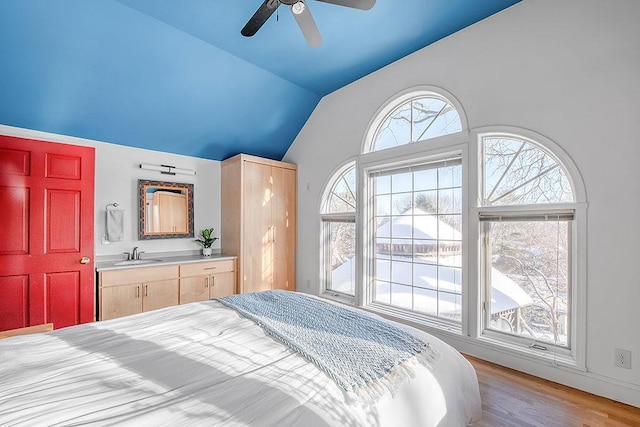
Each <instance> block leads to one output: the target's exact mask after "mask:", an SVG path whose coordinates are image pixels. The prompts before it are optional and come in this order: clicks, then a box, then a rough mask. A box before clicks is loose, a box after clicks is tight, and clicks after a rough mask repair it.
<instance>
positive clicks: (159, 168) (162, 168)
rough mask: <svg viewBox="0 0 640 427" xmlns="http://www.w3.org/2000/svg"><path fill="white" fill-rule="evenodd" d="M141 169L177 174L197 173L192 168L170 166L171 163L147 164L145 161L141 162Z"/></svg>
mask: <svg viewBox="0 0 640 427" xmlns="http://www.w3.org/2000/svg"><path fill="white" fill-rule="evenodd" d="M140 169H147V170H152V171H159V172H160V173H161V174H164V175H175V174H181V175H195V174H196V171H194V170H191V169H180V168H177V167H175V166H170V165H148V164H145V163H140Z"/></svg>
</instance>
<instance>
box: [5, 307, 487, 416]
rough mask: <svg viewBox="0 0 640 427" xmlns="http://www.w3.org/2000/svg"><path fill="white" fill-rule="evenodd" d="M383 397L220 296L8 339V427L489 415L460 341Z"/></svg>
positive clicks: (436, 343) (438, 345) (440, 346)
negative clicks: (362, 391)
mask: <svg viewBox="0 0 640 427" xmlns="http://www.w3.org/2000/svg"><path fill="white" fill-rule="evenodd" d="M398 326H399V327H401V328H404V329H406V330H409V331H411V333H413V334H415V335H416V336H418V337H420V338H421V339H423V340H425V341H426V342H428V343H429V344H430V345H431V346H433V347H434V348H435V349H436V350H437V351H438V352H439V354H440V356H441V357H440V358H439V359H438V360H437V361H436V362H434V363H432V364H431V366H429V367H427V366H423V365H419V366H418V367H417V368H416V369H415V371H414V374H413V378H411V377H407V378H406V380H404V381H402V383H401V384H400V387H399V389H398V390H397V391H396V392H395V393H393V394H392V393H391V392H389V393H386V394H385V395H383V396H382V397H381V398H379V399H378V400H377V401H376V402H374V403H371V404H366V405H365V404H362V403H354V402H349V401H348V399H346V397H345V394H344V393H343V390H342V389H341V388H339V387H338V386H337V385H336V383H334V382H333V381H332V380H331V379H330V378H329V377H328V376H327V375H326V374H325V373H324V372H323V371H322V370H320V369H319V368H318V367H317V366H316V365H314V364H313V363H311V362H309V361H307V359H305V358H304V357H302V356H301V355H299V354H297V353H296V352H295V351H293V350H291V349H290V348H289V347H287V346H286V345H284V344H282V343H281V342H278V341H276V340H274V339H273V338H272V337H270V336H268V335H267V334H266V333H265V332H264V331H263V330H262V328H261V327H260V326H258V325H257V324H256V323H254V322H253V321H252V320H249V319H247V318H245V317H243V316H241V315H240V314H238V313H237V312H236V311H234V310H233V309H231V308H228V307H226V306H224V305H222V304H221V303H219V302H218V301H215V300H212V301H206V302H199V303H191V304H185V305H180V306H175V307H168V308H165V309H161V310H155V311H150V312H146V313H141V314H138V315H133V316H128V317H124V318H119V319H113V320H108V321H102V322H96V323H90V324H84V325H78V326H73V327H69V328H65V329H60V330H57V331H53V332H50V333H44V334H36V335H26V336H19V337H12V338H7V339H5V340H0V385H1V387H0V425H3V426H14V425H24V426H39V425H43V426H44V425H46V426H57V425H60V426H62V425H64V426H69V425H100V426H105V425H135V426H143V425H153V426H161V425H172V426H176V425H189V426H198V425H206V426H212V425H225V426H305V427H311V426H393V427H403V426H421V427H425V426H439V427H444V426H464V425H466V424H468V423H471V422H473V421H476V420H478V419H479V418H480V416H481V406H480V396H479V392H478V383H477V378H476V374H475V371H474V370H473V368H472V366H471V365H470V364H469V362H467V360H466V359H464V358H463V357H462V356H461V355H460V353H458V352H457V351H456V350H455V349H453V348H452V347H450V346H449V345H447V344H446V343H444V342H442V341H440V340H439V339H437V338H435V337H433V336H431V335H428V334H426V333H424V332H421V331H418V330H416V329H413V328H409V327H407V326H404V325H398Z"/></svg>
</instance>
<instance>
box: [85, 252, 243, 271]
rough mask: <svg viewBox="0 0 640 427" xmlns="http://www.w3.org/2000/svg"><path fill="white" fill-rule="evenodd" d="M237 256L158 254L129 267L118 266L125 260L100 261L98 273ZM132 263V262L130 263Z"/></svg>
mask: <svg viewBox="0 0 640 427" xmlns="http://www.w3.org/2000/svg"><path fill="white" fill-rule="evenodd" d="M236 258H237V257H236V256H235V255H222V254H213V255H211V256H203V255H181V256H162V255H161V254H158V256H154V254H145V256H143V257H141V259H140V261H141V262H140V263H139V264H135V263H133V264H127V265H118V264H119V263H122V262H123V261H125V260H124V259H118V260H109V261H98V262H96V264H95V266H96V271H107V270H123V269H126V268H139V267H157V266H160V265H173V264H188V263H194V262H206V261H220V260H225V259H236ZM130 262H131V261H130Z"/></svg>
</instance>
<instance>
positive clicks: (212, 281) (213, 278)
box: [211, 276, 216, 287]
mask: <svg viewBox="0 0 640 427" xmlns="http://www.w3.org/2000/svg"><path fill="white" fill-rule="evenodd" d="M211 286H213V287H215V286H216V276H211Z"/></svg>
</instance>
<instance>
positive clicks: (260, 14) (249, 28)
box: [240, 0, 280, 37]
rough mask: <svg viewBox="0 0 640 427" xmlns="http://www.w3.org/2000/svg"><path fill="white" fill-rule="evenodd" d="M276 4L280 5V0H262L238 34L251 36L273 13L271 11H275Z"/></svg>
mask: <svg viewBox="0 0 640 427" xmlns="http://www.w3.org/2000/svg"><path fill="white" fill-rule="evenodd" d="M278 6H280V2H279V1H278V0H264V3H262V5H260V7H259V8H258V10H256V13H254V14H253V16H252V17H251V19H249V22H247V23H246V25H245V26H244V28H243V29H242V30H241V31H240V34H242V35H243V36H245V37H251V36H253V35H254V34H255V33H257V32H258V30H259V29H260V27H262V26H263V25H264V23H265V22H267V19H269V17H270V16H271V15H273V12H275V11H276V9H277V8H278Z"/></svg>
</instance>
